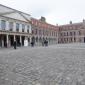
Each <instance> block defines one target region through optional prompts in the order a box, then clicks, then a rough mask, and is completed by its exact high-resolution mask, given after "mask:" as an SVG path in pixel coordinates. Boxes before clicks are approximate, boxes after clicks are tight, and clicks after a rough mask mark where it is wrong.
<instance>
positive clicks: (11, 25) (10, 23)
mask: <svg viewBox="0 0 85 85" xmlns="http://www.w3.org/2000/svg"><path fill="white" fill-rule="evenodd" d="M9 30H10V31H12V30H13V22H9Z"/></svg>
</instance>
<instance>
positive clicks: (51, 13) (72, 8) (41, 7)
mask: <svg viewBox="0 0 85 85" xmlns="http://www.w3.org/2000/svg"><path fill="white" fill-rule="evenodd" d="M0 4H3V5H6V6H9V7H11V8H14V9H17V10H20V11H23V12H26V13H28V14H30V15H31V16H32V17H34V18H37V19H39V18H40V17H41V16H44V17H46V21H47V22H48V23H51V24H55V25H56V24H59V25H61V24H68V23H69V21H70V20H72V21H73V23H75V22H81V21H82V20H83V19H84V18H85V0H0Z"/></svg>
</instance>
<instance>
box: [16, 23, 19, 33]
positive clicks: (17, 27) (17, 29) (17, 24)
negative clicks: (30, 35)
mask: <svg viewBox="0 0 85 85" xmlns="http://www.w3.org/2000/svg"><path fill="white" fill-rule="evenodd" d="M16 31H17V32H19V23H16Z"/></svg>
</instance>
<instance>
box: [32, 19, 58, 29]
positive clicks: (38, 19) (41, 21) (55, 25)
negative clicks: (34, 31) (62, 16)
mask: <svg viewBox="0 0 85 85" xmlns="http://www.w3.org/2000/svg"><path fill="white" fill-rule="evenodd" d="M31 19H34V20H37V21H38V22H41V23H44V24H47V25H50V26H53V27H58V26H56V25H53V24H49V23H47V22H42V21H40V20H39V19H36V18H33V17H31Z"/></svg>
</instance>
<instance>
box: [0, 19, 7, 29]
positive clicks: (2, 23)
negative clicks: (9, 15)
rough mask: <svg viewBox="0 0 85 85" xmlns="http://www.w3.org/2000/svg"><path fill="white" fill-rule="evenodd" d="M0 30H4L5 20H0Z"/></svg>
mask: <svg viewBox="0 0 85 85" xmlns="http://www.w3.org/2000/svg"><path fill="white" fill-rule="evenodd" d="M1 28H2V30H5V28H6V21H5V20H1Z"/></svg>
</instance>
